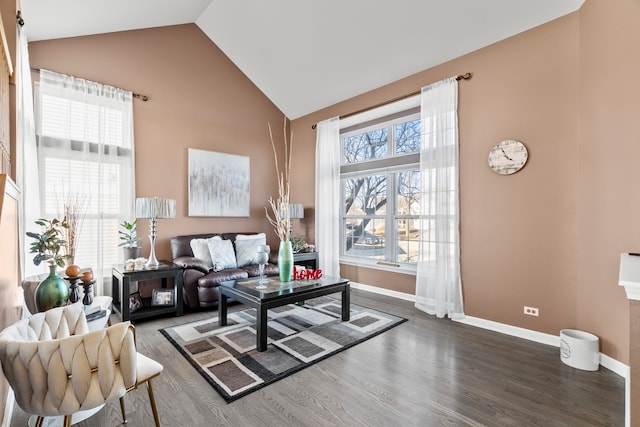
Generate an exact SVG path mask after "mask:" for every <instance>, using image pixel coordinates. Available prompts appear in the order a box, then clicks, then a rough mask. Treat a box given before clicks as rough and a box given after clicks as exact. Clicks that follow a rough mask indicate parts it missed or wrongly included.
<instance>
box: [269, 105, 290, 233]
mask: <svg viewBox="0 0 640 427" xmlns="http://www.w3.org/2000/svg"><path fill="white" fill-rule="evenodd" d="M283 129H284V171H282V172H281V171H280V166H279V164H278V152H277V151H276V144H275V142H274V141H273V132H272V131H271V123H269V138H270V139H271V148H273V158H274V160H275V165H276V175H277V177H278V199H277V200H273V197H271V196H269V205H270V206H271V214H269V209H268V207H266V206H265V208H264V210H265V212H266V214H267V219H268V220H269V223H271V225H272V226H273V228H274V230H275V232H276V234H277V235H278V238H279V239H280V241H282V242H286V241H289V239H290V238H291V235H290V233H291V227H290V224H291V212H290V210H289V190H290V187H291V186H290V176H291V153H292V149H293V131H292V132H291V134H290V136H289V139H288V140H287V118H286V116H285V118H284V126H283Z"/></svg>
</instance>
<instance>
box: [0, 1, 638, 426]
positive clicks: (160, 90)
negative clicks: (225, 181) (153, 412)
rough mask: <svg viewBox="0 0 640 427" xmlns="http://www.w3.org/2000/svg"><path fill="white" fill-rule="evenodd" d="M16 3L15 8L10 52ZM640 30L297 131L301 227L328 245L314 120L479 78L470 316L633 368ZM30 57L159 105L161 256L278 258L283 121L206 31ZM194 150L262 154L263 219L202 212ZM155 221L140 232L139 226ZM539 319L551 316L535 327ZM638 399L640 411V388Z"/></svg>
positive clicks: (468, 243)
mask: <svg viewBox="0 0 640 427" xmlns="http://www.w3.org/2000/svg"><path fill="white" fill-rule="evenodd" d="M12 6H13V5H7V4H4V5H3V9H2V10H0V12H2V16H3V19H4V26H5V31H6V32H7V34H8V38H9V46H12V44H11V40H13V41H15V37H16V35H15V30H14V27H13V22H12V20H11V19H8V18H7V17H11V16H14V15H15V10H14V8H13V7H12ZM16 10H17V9H16ZM639 17H640V6H639V5H638V3H637V1H635V0H615V1H610V2H606V4H604V2H598V1H596V0H586V1H585V2H584V4H583V5H582V7H580V9H579V10H578V11H576V12H574V13H571V14H569V15H566V16H563V17H561V18H559V19H556V20H554V21H551V22H548V23H545V24H543V25H540V26H539V27H536V28H533V29H531V30H528V31H526V32H524V33H521V34H518V35H516V36H513V37H510V38H508V39H505V40H503V41H500V42H498V43H495V44H492V45H490V46H487V47H485V48H482V49H480V50H477V51H474V52H471V53H468V54H465V55H462V56H460V57H458V58H456V59H454V60H451V61H448V62H446V63H443V64H441V65H438V66H435V67H432V68H429V69H426V70H424V71H421V72H419V73H417V74H413V75H411V76H408V77H406V78H403V79H401V80H398V81H395V82H393V83H390V84H388V85H385V86H383V87H380V88H377V89H374V90H371V91H369V92H367V93H364V94H361V95H358V96H354V97H352V98H349V99H346V100H344V101H342V102H339V103H337V104H335V105H331V106H328V107H326V108H322V109H320V110H318V111H314V112H312V113H309V114H305V115H304V116H301V117H297V118H295V119H293V120H291V122H290V126H291V130H292V132H293V135H294V136H293V139H294V142H293V143H294V152H293V167H292V188H291V198H292V200H294V201H295V202H297V203H301V204H303V205H304V206H305V218H304V219H303V220H298V221H296V222H295V223H294V227H296V229H298V230H304V232H305V234H306V236H305V237H306V238H307V240H308V241H309V242H314V237H315V236H314V216H313V211H314V203H315V195H314V191H313V189H314V187H315V177H314V174H313V173H311V172H310V171H311V170H312V169H313V165H314V163H315V162H314V160H315V143H316V131H315V130H314V129H312V125H314V124H315V123H317V122H319V121H322V120H325V119H327V118H329V117H333V116H337V115H346V114H349V113H351V112H353V111H358V110H360V109H366V108H370V107H371V106H373V105H377V104H379V103H383V102H386V101H388V100H390V99H394V98H397V97H401V96H403V95H405V94H408V93H413V92H415V91H416V90H419V89H420V88H421V87H423V86H425V85H428V84H431V83H433V82H436V81H439V80H441V79H443V78H446V77H450V76H454V75H458V74H463V73H466V72H472V73H473V78H472V79H471V80H469V81H464V82H461V83H460V97H459V103H460V104H459V129H460V165H461V166H460V188H461V193H460V197H461V202H460V203H461V236H462V237H461V247H462V250H461V265H462V282H463V294H464V311H465V314H466V315H467V316H468V317H469V318H473V319H481V320H485V321H491V322H495V323H496V324H500V325H506V326H507V327H515V328H522V329H524V330H527V331H531V332H532V335H535V333H541V334H549V335H557V334H558V332H559V330H560V329H563V328H577V329H581V330H585V331H589V332H591V333H593V334H595V335H597V336H598V337H599V338H600V341H601V347H600V352H601V354H602V355H603V356H604V358H603V360H605V363H607V362H610V363H611V365H612V366H620V365H622V366H623V368H624V366H625V365H626V366H627V367H631V369H632V370H633V368H634V367H636V366H638V363H640V361H639V360H638V358H639V357H640V355H639V352H640V350H639V348H638V347H639V345H640V343H639V341H638V340H639V338H638V334H637V333H636V334H635V335H634V334H633V333H632V325H633V324H634V322H635V324H636V325H637V324H638V318H639V316H640V314H639V313H638V311H639V310H640V308H639V307H638V303H637V302H635V301H629V300H628V299H627V297H626V295H625V291H624V288H622V287H620V286H619V285H618V269H619V260H620V254H621V253H624V252H638V251H640V250H639V249H638V248H637V246H638V244H637V242H638V240H639V238H640V227H639V226H638V225H636V222H635V219H636V217H637V216H638V215H637V212H638V211H639V209H640V201H638V200H636V199H635V197H633V196H632V195H635V191H634V189H635V186H634V185H633V183H634V182H635V181H637V180H638V179H639V178H640V177H639V176H638V174H640V172H637V170H638V168H637V167H634V163H633V162H634V159H636V158H638V155H639V154H640V153H639V152H638V150H640V148H639V147H640V146H639V145H638V144H637V141H636V139H637V135H638V134H639V126H640V125H639V124H638V120H637V119H636V117H637V116H638V113H640V111H639V110H640V107H638V103H637V99H639V98H638V95H640V94H638V91H639V89H638V88H637V87H636V86H635V85H633V84H632V82H631V80H630V78H629V77H628V76H629V75H630V73H631V72H632V70H635V69H637V68H638V66H639V65H640V58H639V57H638V52H639V51H640V50H639V49H638V43H637V40H639V39H640V37H638V36H640V34H638V33H639V32H640V30H639V29H638V26H637V22H638V18H639ZM310 19H311V18H310ZM25 20H26V21H27V25H28V17H27V16H25ZM12 32H13V34H12ZM10 50H11V49H10ZM29 54H30V61H31V67H32V68H36V69H49V70H53V71H56V72H59V73H65V74H69V75H74V76H79V77H83V78H86V79H90V80H93V81H97V82H101V83H105V84H110V85H113V86H117V87H121V88H126V89H130V90H133V91H135V92H138V93H142V94H145V95H148V96H149V98H150V99H149V101H148V102H142V101H140V100H135V101H134V117H135V147H136V153H135V155H136V196H137V197H153V196H159V197H167V198H172V199H175V200H176V201H177V214H176V218H175V219H171V220H162V221H161V222H160V226H159V229H158V233H159V235H158V241H157V243H156V251H157V255H158V258H159V259H170V258H171V253H170V248H169V239H170V238H171V237H173V236H176V235H182V234H194V233H199V232H223V231H244V230H247V231H249V230H250V231H264V232H266V233H267V236H268V240H269V243H270V244H271V246H272V247H275V246H276V243H277V238H276V236H275V235H274V234H273V233H272V231H271V227H270V225H269V223H268V221H267V219H266V217H265V214H264V207H265V205H266V204H267V199H268V196H269V195H277V186H276V176H275V171H274V167H273V162H272V158H273V153H272V151H271V145H270V143H269V135H268V129H267V123H271V125H272V126H273V127H274V130H275V131H276V134H275V139H276V141H281V140H282V138H283V135H282V131H281V129H280V124H281V123H282V118H283V113H282V111H281V110H280V109H279V108H278V107H277V106H276V105H275V104H274V103H273V102H272V101H271V100H269V98H267V96H266V95H265V94H264V93H262V92H261V91H260V90H259V89H258V88H257V87H256V86H255V85H254V84H253V83H252V82H251V81H250V80H249V78H248V77H246V76H245V75H244V74H243V73H242V72H241V71H240V69H239V68H238V67H237V66H236V65H234V63H233V62H232V61H231V60H230V59H229V58H228V57H227V56H226V55H225V54H224V53H223V52H222V51H221V50H220V49H219V48H218V47H217V46H216V45H215V44H214V43H213V42H212V41H211V40H210V39H209V38H208V37H207V36H206V35H205V34H204V33H203V31H201V30H200V29H199V28H198V26H197V25H195V24H184V25H174V26H168V27H157V28H149V29H140V30H132V31H123V32H117V33H109V34H99V35H88V36H82V37H73V38H63V39H55V40H43V41H38V42H34V43H31V44H30V46H29ZM307 54H311V53H310V52H307V53H305V55H307ZM11 55H12V57H15V52H14V51H12V50H11ZM14 62H15V61H14ZM291 66H292V67H295V61H292V64H291ZM35 77H37V76H34V78H35ZM310 90H312V87H311V88H310ZM503 139H519V140H522V141H523V142H524V143H525V144H526V145H527V147H528V148H529V151H530V156H531V157H530V159H529V163H528V164H527V166H526V167H525V168H524V169H523V170H522V171H521V172H519V173H517V174H514V175H512V176H508V177H503V176H498V175H496V174H494V173H493V172H492V171H491V170H490V169H489V168H488V167H487V163H486V162H487V154H488V151H489V149H490V148H491V147H492V146H493V145H494V144H495V143H496V142H498V141H500V140H503ZM190 148H195V149H203V150H210V151H216V152H221V153H232V154H237V155H242V156H248V157H250V159H251V177H250V178H251V194H250V200H251V206H250V215H249V217H247V218H229V217H216V218H206V217H190V216H189V215H188V212H187V206H188V200H187V193H186V188H187V181H186V180H187V175H188V170H187V151H188V149H190ZM307 213H308V214H307ZM147 225H148V224H147V221H146V220H140V221H139V228H140V230H145V229H146V227H147ZM148 251H149V245H148V242H144V243H143V253H148ZM341 275H342V276H344V277H346V278H348V279H349V280H351V281H352V282H354V283H355V284H362V285H366V286H364V287H363V288H364V289H368V290H374V291H376V292H379V293H382V294H385V293H386V294H388V295H394V296H401V297H403V298H408V299H410V297H411V296H412V295H414V294H415V276H413V275H411V274H402V273H394V272H390V271H387V270H376V269H370V268H362V267H356V266H353V265H349V264H342V265H341ZM523 306H534V307H537V308H539V310H540V316H539V317H531V316H525V315H523V313H522V307H523ZM618 363H619V364H620V365H617V364H618ZM609 369H611V367H609ZM630 375H631V374H630ZM637 382H640V381H637ZM631 387H632V388H631V390H630V391H631V393H630V394H631V396H632V397H631V399H633V401H634V402H637V397H635V398H634V397H633V396H638V395H640V390H638V388H637V385H636V383H632V386H631ZM634 391H635V393H633V392H634ZM627 394H628V395H629V390H628V393H627ZM627 398H628V399H629V397H627ZM140 406H144V405H143V404H141V405H140ZM631 406H632V407H634V406H635V407H639V406H640V405H637V404H636V405H631ZM634 415H635V414H634ZM638 418H640V416H638V415H636V416H635V417H632V419H638Z"/></svg>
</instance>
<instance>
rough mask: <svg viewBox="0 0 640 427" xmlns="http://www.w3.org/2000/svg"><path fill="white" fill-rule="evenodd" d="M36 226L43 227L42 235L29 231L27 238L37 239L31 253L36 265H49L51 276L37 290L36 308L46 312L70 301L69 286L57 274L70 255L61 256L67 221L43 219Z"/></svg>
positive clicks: (31, 246)
mask: <svg viewBox="0 0 640 427" xmlns="http://www.w3.org/2000/svg"><path fill="white" fill-rule="evenodd" d="M36 224H38V225H39V226H41V227H43V232H42V233H34V232H31V231H27V236H28V237H31V238H32V239H35V241H34V242H31V245H30V249H29V252H30V253H35V254H36V256H35V257H34V258H33V263H34V264H35V265H40V263H41V262H42V261H46V262H47V264H49V276H47V277H46V278H45V279H44V280H43V281H42V282H40V284H39V285H38V287H37V288H36V295H35V299H36V308H37V309H38V311H46V310H48V309H50V308H54V307H60V306H62V305H65V304H66V303H67V300H68V299H69V285H68V284H67V282H66V281H65V280H64V279H63V278H62V277H60V276H58V273H57V267H64V265H65V260H66V259H67V258H68V257H69V256H68V255H62V254H60V251H61V249H62V248H64V246H65V244H66V242H65V240H64V239H63V238H62V236H63V235H64V231H63V229H64V228H65V227H66V222H65V221H60V220H59V219H57V218H53V219H51V220H48V219H44V218H41V219H39V220H37V221H36Z"/></svg>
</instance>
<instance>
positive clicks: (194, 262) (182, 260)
mask: <svg viewBox="0 0 640 427" xmlns="http://www.w3.org/2000/svg"><path fill="white" fill-rule="evenodd" d="M173 263H174V264H177V265H179V266H180V267H182V268H192V269H194V270H198V271H201V272H203V273H204V274H207V273H208V272H209V270H210V268H209V266H208V265H207V263H206V262H204V260H201V259H200V258H196V257H192V256H179V257H178V258H175V259H174V260H173Z"/></svg>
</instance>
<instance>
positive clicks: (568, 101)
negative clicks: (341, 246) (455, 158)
mask: <svg viewBox="0 0 640 427" xmlns="http://www.w3.org/2000/svg"><path fill="white" fill-rule="evenodd" d="M578 36H579V16H578V15H577V14H572V15H570V16H567V17H565V18H562V19H559V20H556V21H554V22H551V23H549V24H546V25H544V26H542V27H539V28H537V29H534V30H532V31H528V32H526V33H524V34H521V35H519V36H516V37H512V38H510V39H508V40H505V41H503V42H500V43H497V44H495V45H492V46H489V47H487V48H485V49H482V50H479V51H476V52H474V53H471V54H469V55H465V56H464V57H461V58H459V59H457V60H454V61H451V62H448V63H446V64H443V65H441V66H438V67H435V68H432V69H429V70H426V71H423V72H421V73H418V74H416V75H413V76H411V77H408V78H406V79H403V80H401V81H398V82H395V83H393V84H391V85H389V86H386V87H383V88H381V89H378V90H375V91H372V92H370V93H368V94H365V95H362V96H359V97H357V98H354V99H351V100H349V101H346V102H343V103H341V104H338V105H335V106H332V107H330V108H328V109H325V110H322V111H319V112H317V113H314V114H312V115H309V116H306V117H303V118H300V119H298V120H294V121H293V124H292V125H293V129H294V132H297V133H298V135H304V139H305V142H306V141H312V140H314V138H315V131H312V130H311V125H312V124H313V123H315V122H316V121H319V120H323V119H326V118H328V117H331V116H335V115H340V114H348V113H349V112H351V111H355V110H358V109H361V108H366V107H367V106H370V105H374V104H377V103H379V102H384V101H385V100H387V99H393V98H396V97H398V96H401V95H404V94H407V93H411V92H415V91H416V90H418V89H419V88H420V87H422V86H425V85H427V84H429V83H432V82H435V81H438V80H440V79H442V78H445V77H448V76H453V75H457V74H464V73H466V72H471V73H473V78H472V79H471V80H469V81H462V82H460V91H459V120H460V170H461V172H460V175H461V176H460V178H461V183H460V188H461V251H462V280H463V289H464V299H465V312H466V313H467V314H468V315H471V316H477V317H481V318H485V319H490V320H495V321H498V322H503V323H507V324H511V325H515V326H521V327H524V328H528V329H533V330H537V331H542V332H547V333H550V334H558V332H559V329H561V328H563V327H576V326H577V325H576V295H575V292H576V268H575V265H576V232H577V230H576V174H577V119H578V117H577V107H576V106H577V96H578V81H577V79H576V76H577V74H578ZM504 139H517V140H520V141H522V142H524V144H525V145H526V146H527V147H528V149H529V153H530V158H529V162H528V164H527V166H526V167H525V168H524V169H523V170H521V171H520V172H518V173H517V174H515V175H512V176H500V175H497V174H495V173H494V172H492V171H491V170H490V169H489V167H488V166H487V155H488V152H489V149H490V148H491V147H492V146H493V145H494V144H496V143H497V142H499V141H501V140H504ZM341 273H342V274H343V275H345V276H347V277H348V278H350V279H352V280H354V281H357V282H363V283H367V284H373V285H377V286H380V287H384V288H388V289H392V290H395V291H400V292H407V293H414V292H415V277H414V276H411V275H404V274H402V275H400V274H396V275H390V274H389V273H386V272H384V273H380V272H379V271H377V270H370V269H364V268H354V267H352V266H345V265H343V266H342V270H341ZM524 305H528V306H533V307H538V308H539V309H540V317H538V318H534V317H530V316H525V315H524V314H523V306H524Z"/></svg>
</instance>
